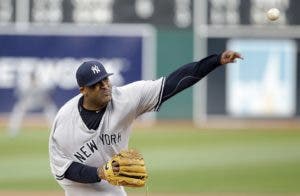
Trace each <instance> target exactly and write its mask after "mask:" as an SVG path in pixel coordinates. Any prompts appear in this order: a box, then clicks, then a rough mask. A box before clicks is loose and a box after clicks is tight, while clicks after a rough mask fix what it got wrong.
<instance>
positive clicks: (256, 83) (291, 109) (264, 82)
mask: <svg viewBox="0 0 300 196" xmlns="http://www.w3.org/2000/svg"><path fill="white" fill-rule="evenodd" d="M227 48H228V49H230V50H235V51H239V52H240V53H241V54H242V55H243V56H244V60H243V61H238V62H237V63H234V64H230V65H228V66H227V67H226V71H227V72H226V74H227V75H226V80H227V81H226V93H227V94H226V109H227V112H228V113H229V114H231V115H233V116H240V117H290V116H292V115H294V113H295V105H296V102H295V101H296V100H295V92H296V52H297V48H296V44H295V43H294V41H291V40H263V39H233V40H230V41H229V42H228V45H227Z"/></svg>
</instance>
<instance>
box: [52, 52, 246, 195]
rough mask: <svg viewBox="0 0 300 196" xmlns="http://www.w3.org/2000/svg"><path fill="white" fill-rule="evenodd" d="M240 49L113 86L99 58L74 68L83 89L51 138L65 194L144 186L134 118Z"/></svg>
mask: <svg viewBox="0 0 300 196" xmlns="http://www.w3.org/2000/svg"><path fill="white" fill-rule="evenodd" d="M237 58H242V57H241V55H240V54H239V53H237V52H234V51H225V52H223V53H221V54H218V55H211V56H208V57H206V58H204V59H202V60H200V61H198V62H193V63H189V64H186V65H183V66H181V67H180V68H178V69H177V70H175V71H174V72H172V73H171V74H170V75H168V76H167V77H162V78H159V79H157V80H153V81H137V82H133V83H131V84H128V85H125V86H122V87H112V86H111V83H110V81H109V76H110V75H112V73H107V72H106V70H105V68H104V67H103V65H102V64H101V63H100V62H98V61H87V62H84V63H83V64H81V65H80V66H79V68H78V70H77V72H76V79H77V83H78V85H79V90H80V94H79V95H77V96H75V97H74V98H72V99H71V100H69V101H68V102H67V103H66V104H65V105H64V106H63V107H62V108H61V109H60V110H59V112H58V113H57V115H56V118H55V120H54V123H53V126H52V131H51V135H50V138H49V154H50V166H51V171H52V173H53V175H54V177H55V179H56V180H57V182H58V183H59V184H60V185H61V186H62V188H63V189H64V190H65V195H66V196H96V195H97V196H98V195H105V196H108V195H126V192H125V191H124V188H123V186H129V187H142V186H144V185H145V183H146V180H147V171H146V166H145V162H144V159H143V157H142V155H141V154H140V153H139V152H137V151H136V150H130V149H129V150H128V142H129V137H130V132H131V125H132V123H133V121H134V120H135V119H136V118H137V117H139V116H140V115H142V114H144V113H146V112H150V111H158V109H159V108H160V106H161V104H162V103H163V102H165V101H166V100H168V99H169V98H170V97H172V96H174V95H176V94H177V93H179V92H180V91H182V90H184V89H186V88H188V87H190V86H192V85H193V84H195V83H197V82H198V81H199V80H201V78H203V77H205V76H206V75H207V74H208V73H210V72H211V71H212V70H214V69H215V68H217V67H218V66H220V65H224V64H227V63H232V62H234V61H235V60H236V59H237Z"/></svg>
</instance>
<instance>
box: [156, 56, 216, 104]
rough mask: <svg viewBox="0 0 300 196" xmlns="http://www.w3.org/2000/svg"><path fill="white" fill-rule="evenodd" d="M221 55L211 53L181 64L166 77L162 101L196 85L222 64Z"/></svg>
mask: <svg viewBox="0 0 300 196" xmlns="http://www.w3.org/2000/svg"><path fill="white" fill-rule="evenodd" d="M220 59H221V54H220V55H216V54H215V55H210V56H208V57H206V58H204V59H202V60H200V61H198V62H193V63H189V64H186V65H183V66H181V67H180V68H178V69H177V70H175V71H174V72H172V73H171V74H170V75H168V76H167V77H166V81H165V84H164V87H163V94H162V100H161V103H163V102H164V101H166V100H168V99H169V98H171V97H172V96H174V95H176V94H177V93H179V92H181V91H183V90H184V89H186V88H188V87H190V86H192V85H194V84H195V83H197V82H198V81H199V80H201V79H202V78H204V77H205V76H206V75H207V74H209V73H210V72H211V71H213V70H214V69H215V68H217V67H218V66H219V65H220Z"/></svg>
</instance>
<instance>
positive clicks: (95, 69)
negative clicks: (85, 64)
mask: <svg viewBox="0 0 300 196" xmlns="http://www.w3.org/2000/svg"><path fill="white" fill-rule="evenodd" d="M91 70H92V71H93V73H94V74H97V73H100V69H99V67H98V66H97V65H93V66H92V67H91Z"/></svg>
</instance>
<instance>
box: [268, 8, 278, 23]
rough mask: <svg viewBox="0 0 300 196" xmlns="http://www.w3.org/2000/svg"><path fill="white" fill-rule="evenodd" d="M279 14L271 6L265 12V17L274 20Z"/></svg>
mask: <svg viewBox="0 0 300 196" xmlns="http://www.w3.org/2000/svg"><path fill="white" fill-rule="evenodd" d="M279 16H280V11H279V10H278V9H277V8H271V9H269V11H268V12H267V17H268V19H269V20H271V21H275V20H277V19H278V18H279Z"/></svg>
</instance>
